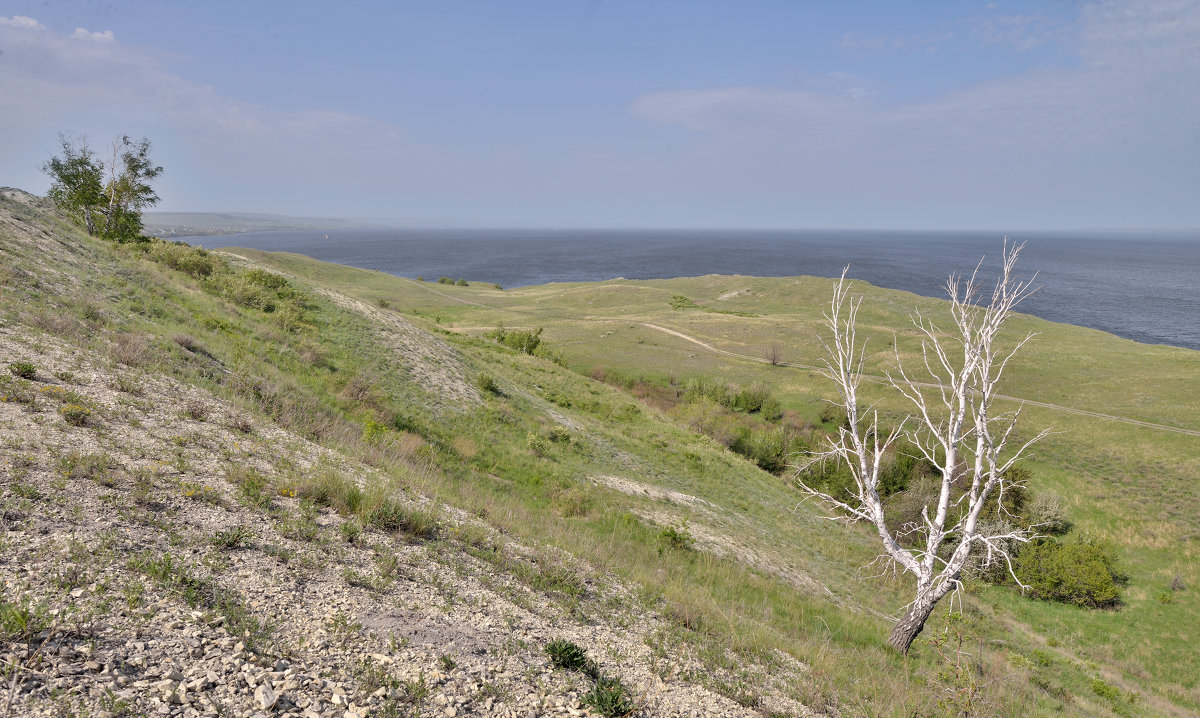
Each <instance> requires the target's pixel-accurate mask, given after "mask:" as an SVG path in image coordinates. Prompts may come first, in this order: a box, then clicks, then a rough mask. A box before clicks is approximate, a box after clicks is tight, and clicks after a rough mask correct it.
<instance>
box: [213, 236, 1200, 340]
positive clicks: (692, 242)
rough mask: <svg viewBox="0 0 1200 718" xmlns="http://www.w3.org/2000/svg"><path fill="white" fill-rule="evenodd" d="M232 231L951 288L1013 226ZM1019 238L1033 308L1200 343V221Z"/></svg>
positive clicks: (924, 291)
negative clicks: (1180, 229) (1176, 227)
mask: <svg viewBox="0 0 1200 718" xmlns="http://www.w3.org/2000/svg"><path fill="white" fill-rule="evenodd" d="M334 232H336V234H335V233H334ZM326 234H328V235H329V239H325V238H324V237H325V235H326ZM227 236H228V235H223V236H222V238H220V239H213V238H211V237H210V238H208V239H207V241H205V238H203V237H196V238H195V239H196V243H197V244H200V245H202V246H205V247H209V248H216V247H222V246H233V245H238V246H243V247H247V248H250V249H258V250H263V251H283V252H294V253H297V254H303V255H307V256H310V257H313V258H314V259H318V260H321V261H325V262H333V263H336V264H343V265H347V266H351V267H359V268H361V269H369V270H376V271H381V272H386V273H388V274H393V275H396V276H401V277H409V278H415V277H417V276H423V277H425V278H426V279H427V280H436V279H437V278H438V277H440V276H447V277H451V278H454V279H457V278H459V277H462V278H465V279H467V280H469V281H479V282H486V283H489V284H500V285H501V286H504V287H508V288H514V287H523V286H532V285H539V284H547V283H550V282H590V281H604V280H608V279H611V278H613V277H626V278H629V279H666V278H671V277H694V276H700V275H705V274H723V275H731V274H740V275H746V276H758V277H778V276H799V275H811V276H819V277H836V276H838V275H839V274H840V273H841V271H842V269H843V268H844V267H845V266H846V265H847V264H849V265H850V276H851V277H852V278H854V279H861V280H865V281H868V282H870V283H872V284H874V285H876V286H880V287H886V288H889V289H901V290H905V291H910V292H913V293H916V294H920V295H924V296H928V297H942V296H944V291H943V290H942V285H943V283H944V282H945V281H946V278H947V276H949V275H950V273H951V272H960V273H961V272H970V271H971V270H972V269H973V268H974V267H975V265H976V264H977V263H978V262H979V259H980V257H983V256H985V255H986V256H988V257H990V258H994V257H995V256H996V255H997V254H998V253H999V250H1000V247H1001V244H1002V241H1003V236H1004V235H1003V234H1002V233H991V232H971V233H967V232H962V233H938V234H928V233H921V232H851V231H837V232H832V231H795V232H783V231H780V232H770V231H741V232H732V231H715V230H710V231H703V232H701V231H685V230H680V231H666V230H647V231H631V230H626V231H602V230H589V231H574V230H448V229H427V230H417V229H410V230H382V229H375V230H368V229H348V228H343V229H340V230H333V229H330V230H323V229H321V230H301V231H257V232H253V233H245V234H239V235H237V239H228V238H225V237H227ZM1010 241H1018V242H1019V241H1025V242H1027V247H1026V250H1025V253H1024V255H1023V258H1022V265H1023V266H1024V267H1025V268H1027V269H1028V271H1029V273H1031V274H1032V272H1033V271H1035V270H1037V271H1039V275H1038V280H1037V283H1038V284H1039V285H1041V286H1042V287H1043V289H1042V290H1041V291H1040V292H1038V293H1037V294H1035V295H1034V296H1033V297H1031V298H1030V299H1029V300H1028V302H1026V303H1025V304H1023V305H1022V307H1021V311H1024V312H1028V313H1030V314H1034V315H1036V316H1039V317H1042V318H1043V319H1048V320H1050V321H1054V322H1063V323H1066V324H1075V325H1079V326H1084V327H1089V328H1092V329H1099V330H1101V331H1105V332H1109V333H1112V334H1116V335H1118V336H1121V337H1125V338H1127V339H1132V340H1134V341H1138V342H1141V343H1144V344H1167V345H1173V346H1180V347H1185V348H1188V349H1200V326H1198V325H1197V324H1196V321H1195V317H1197V316H1200V287H1197V286H1196V283H1195V277H1197V276H1200V233H1195V234H1191V233H1168V234H1159V233H1111V232H1106V233H1096V234H1091V233H1013V234H1012V235H1010ZM987 271H989V265H988V264H987V263H985V265H984V272H985V273H986V272H987Z"/></svg>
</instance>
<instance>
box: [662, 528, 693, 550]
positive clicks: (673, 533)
mask: <svg viewBox="0 0 1200 718" xmlns="http://www.w3.org/2000/svg"><path fill="white" fill-rule="evenodd" d="M695 542H696V540H695V539H693V538H692V534H691V533H689V532H688V530H687V524H679V525H678V526H667V527H666V528H664V529H663V530H662V531H659V532H658V545H659V549H660V553H661V550H662V549H663V548H668V549H673V550H675V551H689V550H691V548H692V544H694V543H695Z"/></svg>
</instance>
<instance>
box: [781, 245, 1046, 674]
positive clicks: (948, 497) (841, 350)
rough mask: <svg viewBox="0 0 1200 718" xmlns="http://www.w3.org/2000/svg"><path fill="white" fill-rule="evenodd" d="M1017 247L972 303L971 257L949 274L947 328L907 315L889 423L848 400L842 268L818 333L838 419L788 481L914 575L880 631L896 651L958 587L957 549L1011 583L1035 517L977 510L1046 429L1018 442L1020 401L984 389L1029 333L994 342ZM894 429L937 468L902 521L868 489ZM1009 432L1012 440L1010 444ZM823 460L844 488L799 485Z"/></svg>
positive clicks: (852, 336) (1006, 483) (876, 490)
mask: <svg viewBox="0 0 1200 718" xmlns="http://www.w3.org/2000/svg"><path fill="white" fill-rule="evenodd" d="M1020 251H1021V246H1015V247H1012V248H1009V246H1008V245H1007V242H1006V243H1005V247H1004V252H1003V255H1002V260H1003V261H1002V267H1001V273H1000V277H999V279H998V280H997V281H996V284H995V287H994V289H993V290H992V295H991V299H990V301H988V303H987V304H985V305H980V304H976V301H977V300H979V298H980V297H979V295H980V290H981V281H980V279H979V276H978V273H979V268H980V267H979V266H977V267H976V269H975V272H974V273H972V274H971V276H970V278H969V279H967V280H966V281H965V282H964V281H962V279H961V278H959V277H957V276H954V275H952V276H951V277H950V279H949V281H948V282H947V283H946V287H945V288H946V291H947V293H948V295H949V298H950V314H951V318H952V320H953V322H952V324H953V325H952V327H951V330H950V331H949V332H947V333H943V332H942V331H941V330H939V328H938V327H937V326H936V325H935V324H934V322H933V321H932V320H930V319H928V318H926V317H924V316H921V315H920V314H916V315H914V316H913V320H912V321H913V325H914V326H915V327H916V329H917V331H918V334H919V335H920V337H921V359H922V365H923V367H924V374H925V376H922V377H921V379H922V380H920V381H919V380H918V379H917V378H916V376H915V375H913V374H910V373H909V370H907V369H905V367H904V365H903V363H902V362H901V361H900V353H899V349H898V348H894V352H895V358H896V366H897V369H896V373H895V374H892V373H888V375H887V377H886V380H885V382H884V383H885V385H886V386H888V387H890V388H891V389H892V390H893V391H894V392H896V393H897V394H898V395H899V397H900V398H902V399H903V400H905V401H906V402H907V403H908V404H909V406H910V413H909V414H908V415H907V416H906V417H905V418H904V419H903V420H901V421H900V422H899V423H898V424H897V425H895V426H893V427H891V428H884V427H883V426H881V425H880V422H879V413H878V411H877V410H876V409H875V408H874V406H873V405H871V406H862V405H861V404H860V395H859V386H860V384H861V383H862V380H863V378H864V373H863V368H864V365H865V362H866V359H867V354H866V351H865V349H866V342H865V341H863V342H862V343H859V340H858V338H857V336H856V324H857V316H858V309H859V306H860V305H861V304H862V298H861V297H858V298H852V297H850V296H849V290H850V286H849V284H848V283H847V282H846V272H845V271H843V272H842V278H841V280H839V281H838V283H837V286H836V288H835V289H834V293H833V300H832V302H831V305H830V312H829V313H828V314H826V315H825V319H826V323H825V326H826V327H827V328H828V329H829V331H830V332H831V334H832V337H831V341H830V342H829V343H827V344H826V351H827V355H828V356H827V359H826V362H825V370H824V372H823V373H824V374H825V376H826V377H828V378H829V379H830V380H832V381H833V382H834V384H835V385H836V387H837V390H838V399H839V401H838V404H839V405H840V407H841V409H842V410H843V411H844V412H845V416H846V420H845V421H844V422H843V423H842V425H841V426H840V427H839V428H838V434H837V436H836V437H832V438H830V439H829V440H828V443H827V445H826V446H825V448H824V449H823V450H821V451H815V452H813V453H812V454H811V455H810V461H809V462H808V463H807V464H806V465H805V466H802V467H800V468H799V470H798V471H797V473H796V483H797V485H798V486H799V488H800V490H801V491H803V492H804V493H806V494H808V495H810V496H813V497H815V498H817V499H819V500H820V501H821V502H822V503H823V504H824V505H826V506H828V507H830V508H832V509H834V511H835V512H836V515H835V516H834V517H833V518H836V519H841V520H848V521H865V522H867V523H870V524H872V525H873V526H874V528H875V529H876V532H877V533H878V535H879V539H880V541H881V542H882V544H883V554H882V555H881V558H883V559H884V560H885V561H888V562H891V563H893V564H894V565H898V566H899V567H900V569H901V570H902V571H903V572H904V573H911V574H913V575H914V576H915V577H916V579H917V584H916V587H915V591H914V594H915V595H914V597H913V600H912V602H911V603H909V604H908V606H907V607H906V610H905V613H904V615H903V616H902V617H901V618H900V620H899V621H898V622H897V623H896V625H895V626H894V627H893V629H892V633H891V636H890V638H889V640H888V642H889V643H890V644H891V645H892V646H893V647H895V648H896V649H897V650H899V651H900V652H901V653H907V652H908V649H909V647H910V646H911V645H912V642H913V640H914V639H915V638H916V637H917V635H918V634H919V633H920V632H921V630H922V629H923V628H924V626H925V621H926V619H928V618H929V615H930V614H931V613H932V612H933V608H934V606H935V605H936V604H937V603H938V601H940V600H941V599H942V598H944V597H945V596H946V595H947V594H949V593H951V592H953V591H956V590H958V589H960V588H961V587H962V582H961V580H960V576H961V574H962V571H963V569H964V567H965V566H966V565H967V563H968V558H971V559H972V560H973V561H975V562H977V565H979V566H981V567H988V566H994V565H999V566H1004V567H1005V568H1006V569H1007V571H1008V572H1009V573H1010V574H1011V575H1012V576H1013V578H1014V580H1016V581H1017V583H1018V585H1022V586H1023V584H1021V582H1020V580H1019V579H1017V577H1016V574H1015V573H1014V572H1013V565H1012V560H1011V558H1012V557H1011V555H1010V551H1011V550H1012V548H1013V547H1015V546H1019V545H1021V544H1022V543H1025V542H1028V541H1029V540H1030V539H1031V538H1032V537H1033V536H1034V535H1035V533H1036V531H1037V529H1038V527H1037V526H1025V527H1023V528H1022V527H1013V526H1012V525H1011V524H1007V523H1003V522H989V521H987V520H986V515H987V509H986V507H988V506H989V505H991V506H993V507H994V508H995V511H996V512H997V513H998V515H1000V516H1004V515H1005V514H1006V513H1007V512H1006V510H1005V508H1004V504H1003V499H1004V495H1005V493H1006V492H1008V491H1012V490H1019V488H1020V487H1021V484H1022V481H1023V476H1024V474H1023V473H1022V472H1020V471H1019V470H1016V469H1015V468H1014V467H1015V465H1016V462H1017V461H1018V460H1019V459H1020V458H1021V457H1022V455H1023V454H1024V453H1025V452H1026V451H1027V450H1028V448H1029V447H1030V446H1031V445H1033V444H1034V443H1035V442H1037V441H1038V440H1040V439H1041V438H1042V437H1044V436H1045V435H1046V433H1047V432H1046V431H1041V432H1039V433H1038V434H1036V435H1035V436H1033V437H1032V438H1030V439H1028V440H1026V441H1023V442H1022V441H1020V440H1017V439H1015V437H1014V430H1015V428H1016V424H1017V419H1018V418H1019V417H1020V414H1021V409H1020V408H1018V409H1017V410H1016V411H1013V412H1000V411H997V410H996V407H995V406H994V404H995V400H996V398H997V394H996V390H997V389H996V388H997V385H998V384H999V381H1000V377H1001V375H1002V374H1003V372H1004V369H1005V368H1006V367H1007V366H1008V362H1009V360H1011V359H1012V357H1013V356H1014V355H1015V354H1016V352H1017V351H1018V350H1019V349H1020V348H1021V347H1022V346H1023V345H1024V344H1025V342H1027V341H1029V340H1030V339H1031V338H1032V337H1033V335H1032V334H1027V335H1026V336H1025V337H1024V338H1022V339H1020V340H1018V341H1016V342H1015V343H1013V344H1012V345H1010V346H1009V347H1008V348H1002V347H1001V345H1000V343H999V333H1000V329H1001V327H1002V326H1003V324H1004V322H1005V320H1007V319H1008V318H1009V316H1011V315H1012V312H1013V309H1014V307H1016V306H1017V304H1018V303H1020V302H1021V301H1022V300H1023V299H1025V298H1026V297H1028V296H1029V295H1030V294H1031V293H1033V291H1034V289H1033V287H1032V286H1031V284H1030V283H1029V282H1028V281H1019V280H1017V279H1015V278H1014V277H1013V267H1014V265H1015V263H1016V260H1017V256H1018V255H1019V254H1020ZM980 266H982V261H981V262H980ZM847 269H848V268H847ZM893 347H895V343H894V342H893ZM901 439H904V440H906V442H907V443H910V444H911V445H912V446H914V447H916V451H917V452H918V453H919V454H921V455H922V456H923V457H924V459H925V460H927V461H928V462H929V463H930V464H932V465H933V466H934V467H936V474H937V475H938V476H939V477H940V490H939V491H938V492H937V493H936V494H935V495H934V496H933V497H932V498H931V500H930V501H928V502H926V503H925V505H924V506H923V508H922V510H921V513H920V521H919V522H916V523H914V524H908V525H903V526H899V525H890V524H889V522H888V519H889V518H890V517H886V518H885V511H884V503H883V500H882V499H881V496H880V489H881V486H880V478H881V471H880V469H881V465H882V461H883V459H884V456H885V454H886V452H887V451H888V450H889V448H891V447H892V446H893V445H895V444H896V443H897V441H898V440H901ZM1010 440H1011V441H1012V445H1013V446H1014V447H1015V448H1012V447H1010ZM826 460H833V461H836V462H838V463H839V464H841V465H842V466H844V467H845V468H846V469H847V471H848V472H849V474H850V477H851V478H852V479H853V481H852V485H851V486H849V487H848V490H846V491H831V490H828V489H824V488H818V487H816V486H813V485H811V483H810V479H809V477H810V475H809V474H808V473H807V468H808V467H811V466H813V465H815V464H816V463H818V462H821V461H826ZM936 480H937V479H936V478H935V482H936ZM935 485H936V484H935ZM981 514H983V515H984V520H982V521H981ZM892 523H895V521H894V520H893V521H892ZM914 537H915V539H916V540H915V541H913V539H914ZM901 540H904V541H905V543H906V544H908V546H907V547H906V546H905V545H902V544H901Z"/></svg>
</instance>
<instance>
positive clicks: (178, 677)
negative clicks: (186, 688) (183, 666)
mask: <svg viewBox="0 0 1200 718" xmlns="http://www.w3.org/2000/svg"><path fill="white" fill-rule="evenodd" d="M163 678H165V679H167V680H168V681H175V682H177V683H178V682H179V681H182V680H183V674H182V673H180V672H179V669H178V668H172V669H170V670H168V671H167V672H166V673H164V674H163Z"/></svg>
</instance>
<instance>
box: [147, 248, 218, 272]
mask: <svg viewBox="0 0 1200 718" xmlns="http://www.w3.org/2000/svg"><path fill="white" fill-rule="evenodd" d="M146 256H148V257H149V258H150V259H153V260H154V261H156V262H158V263H160V264H165V265H167V266H168V267H170V268H171V269H174V270H176V271H179V272H183V273H184V274H187V275H190V276H192V277H194V278H196V279H203V278H204V277H208V276H211V275H212V274H213V273H214V272H216V271H217V270H219V269H221V268H223V267H224V266H225V262H224V260H222V259H221V258H220V257H218V256H216V255H214V254H211V253H209V252H208V251H206V250H204V249H203V248H201V247H193V246H191V245H189V244H186V243H184V242H163V241H156V242H153V243H151V245H150V248H149V249H148V250H147V252H146Z"/></svg>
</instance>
